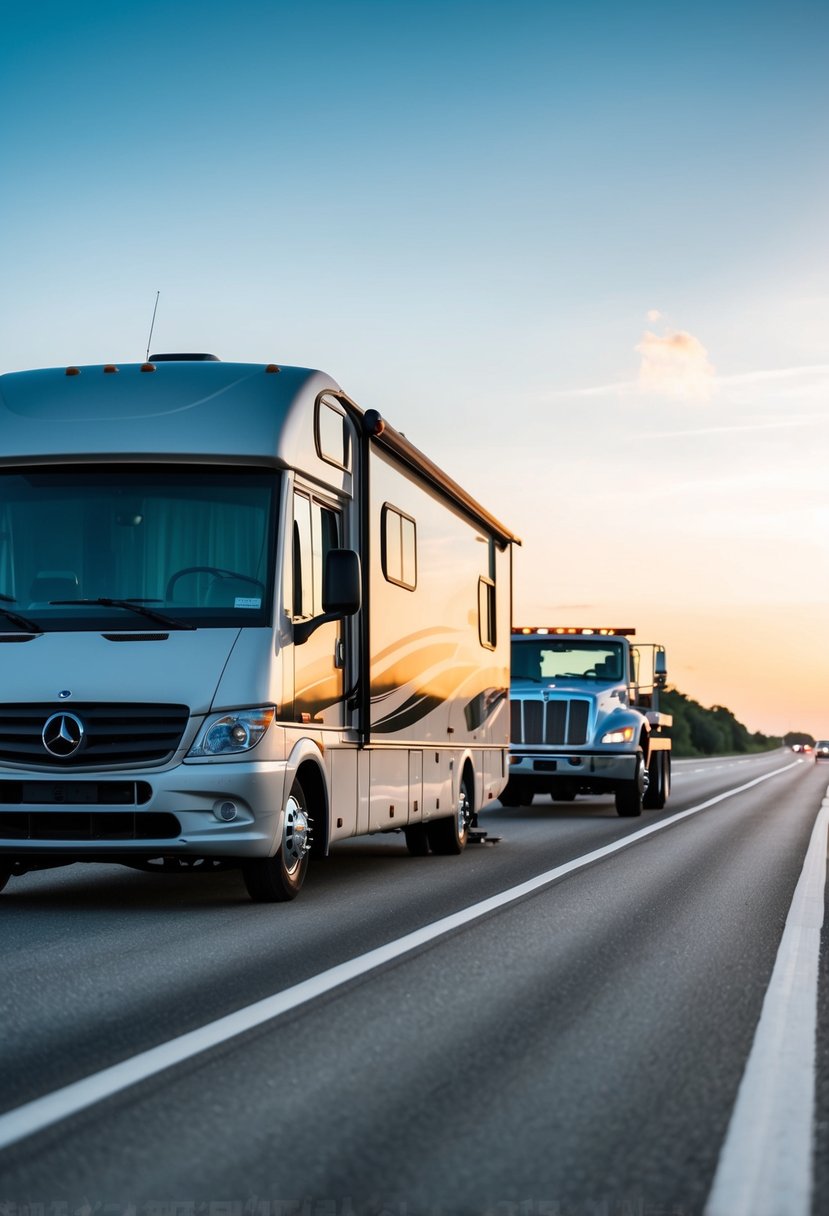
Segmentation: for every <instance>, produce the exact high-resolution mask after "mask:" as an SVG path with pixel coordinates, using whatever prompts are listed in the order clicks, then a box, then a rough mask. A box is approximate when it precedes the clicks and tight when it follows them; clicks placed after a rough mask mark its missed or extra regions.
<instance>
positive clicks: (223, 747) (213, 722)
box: [187, 705, 274, 757]
mask: <svg viewBox="0 0 829 1216" xmlns="http://www.w3.org/2000/svg"><path fill="white" fill-rule="evenodd" d="M273 715H274V711H273V706H270V705H269V706H266V707H265V708H263V709H239V710H235V711H234V712H233V713H229V714H216V715H214V716H213V717H212V718H208V719H207V720H206V721H205V722H204V723H203V725H202V728H201V730H200V731H199V733H198V735H197V736H196V741H195V743H194V744H193V746H192V747H191V748H190V751H189V752H188V753H187V755H188V757H189V756H229V755H232V754H233V753H234V752H249V751H250V749H251V748H252V747H256V744H257V743H258V742H259V740H260V739H261V738H262V736H263V735H264V733H265V731H266V730H267V729H268V727H269V726H270V724H271V722H273Z"/></svg>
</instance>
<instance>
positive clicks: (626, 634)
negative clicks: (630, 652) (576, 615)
mask: <svg viewBox="0 0 829 1216" xmlns="http://www.w3.org/2000/svg"><path fill="white" fill-rule="evenodd" d="M512 632H513V633H519V634H542V635H544V634H548V635H550V634H552V635H556V636H560V635H561V634H565V635H571V634H576V635H578V636H579V637H600V638H610V637H620V638H630V637H633V636H634V634H635V633H636V630H635V629H606V628H605V627H604V626H603V625H601V626H600V625H566V626H565V625H513V627H512Z"/></svg>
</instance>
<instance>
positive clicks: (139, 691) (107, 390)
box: [0, 355, 516, 900]
mask: <svg viewBox="0 0 829 1216" xmlns="http://www.w3.org/2000/svg"><path fill="white" fill-rule="evenodd" d="M0 433H2V443H0V888H2V887H3V886H5V884H6V883H7V881H8V880H9V878H10V877H12V876H13V875H17V874H22V873H25V872H26V871H29V870H34V869H39V868H44V867H49V866H54V865H63V864H66V863H67V862H70V861H87V862H88V861H104V862H122V863H124V864H127V865H131V866H138V867H139V868H144V867H147V868H162V869H163V868H167V869H169V868H173V869H176V870H180V869H183V868H188V867H200V868H202V869H203V868H210V867H219V866H238V867H240V868H241V870H242V873H243V876H244V880H245V883H246V886H247V889H248V891H249V893H250V895H251V896H252V898H254V899H257V900H286V899H292V898H293V897H294V896H295V895H296V894H297V892H298V891H299V889H300V887H301V885H302V882H303V879H304V877H305V872H306V869H307V865H308V860H309V857H311V856H313V855H314V854H315V853H317V854H324V853H326V852H327V850H328V849H329V847H330V845H331V844H332V843H333V842H334V841H336V840H339V839H341V838H344V837H350V836H355V835H360V834H363V833H372V832H387V831H390V830H398V829H402V830H403V831H404V832H405V839H406V843H407V845H408V847H409V850H410V852H412V853H414V854H425V853H428V852H433V853H444V854H447V853H460V852H461V851H462V850H463V848H464V846H465V844H466V842H467V840H468V839H469V837H470V830H471V829H473V828H474V827H475V824H476V815H477V812H478V811H479V809H480V808H481V807H482V806H484V805H485V804H486V803H487V802H488V801H489V800H491V799H494V798H496V797H497V796H498V794H499V793H500V791H501V789H502V788H503V787H504V785H505V784H506V780H507V775H508V742H509V696H508V689H509V648H510V606H511V588H510V582H511V568H512V561H511V547H512V544H513V542H515V540H516V538H515V537H514V536H513V535H512V534H511V533H510V532H509V531H508V530H507V529H506V528H505V527H504V526H503V525H502V524H500V523H499V522H498V521H497V520H496V519H494V518H493V517H492V516H491V515H490V514H489V512H488V511H486V510H485V509H484V508H483V507H482V506H480V505H479V504H478V503H477V502H476V501H475V500H474V499H473V498H472V497H471V496H470V495H468V494H467V493H466V492H465V491H464V490H462V489H461V488H460V487H459V486H458V485H457V484H456V483H455V482H453V481H452V480H451V479H450V478H449V477H447V476H446V474H445V473H443V472H441V470H440V469H438V468H437V467H436V466H435V465H434V464H432V462H431V461H430V460H429V459H428V458H427V457H426V456H424V455H423V454H422V453H421V452H420V451H418V450H417V449H416V448H415V447H414V446H413V445H412V444H411V443H409V442H408V441H407V440H406V438H405V437H404V436H403V435H402V434H400V433H398V432H397V431H396V430H394V429H393V428H392V427H391V426H389V425H388V423H386V422H385V421H384V419H382V418H381V417H380V416H379V415H378V414H377V413H376V411H368V412H364V411H363V410H361V409H360V408H359V407H358V406H356V405H355V404H354V402H353V401H351V400H350V399H349V398H348V397H347V396H346V395H345V394H344V393H343V391H342V389H341V388H340V387H339V386H338V385H337V384H336V383H335V382H334V381H333V380H332V379H331V378H330V377H328V376H327V375H325V374H323V373H322V372H318V371H311V370H308V369H305V368H295V367H281V366H277V365H275V364H269V365H259V364H257V365H252V364H238V363H223V362H220V361H218V360H217V359H215V358H214V357H213V356H203V355H156V356H151V357H150V359H149V361H148V362H147V363H145V364H131V365H122V366H120V367H116V366H114V365H111V364H110V365H103V366H91V367H67V368H58V369H46V370H40V371H29V372H18V373H13V374H9V375H4V376H2V377H0Z"/></svg>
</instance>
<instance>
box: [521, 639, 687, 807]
mask: <svg viewBox="0 0 829 1216" xmlns="http://www.w3.org/2000/svg"><path fill="white" fill-rule="evenodd" d="M635 633H636V631H635V629H630V628H612V629H611V628H604V627H589V626H578V627H574V626H567V627H563V626H540V625H533V626H529V625H525V626H516V627H514V628H513V630H512V647H511V678H510V707H511V742H510V769H509V781H508V783H507V786H506V788H505V789H504V790H503V791H502V792H501V795H500V800H501V803H502V805H504V806H526V805H529V804H530V803H531V802H532V800H533V798H534V796H535V795H536V794H550V795H552V797H553V799H555V800H557V801H566V802H571V801H573V800H574V799H575V798H576V797H577V795H579V794H606V793H608V792H612V793H613V794H614V795H615V801H616V811H617V813H618V814H619V815H621V816H624V817H629V816H636V815H641V814H642V809H643V807H644V808H647V809H654V810H661V809H662V808H663V807H664V806H665V804H666V802H667V801H668V797H669V795H670V791H671V735H670V728H671V725H672V717H671V715H670V714H665V713H661V712H660V709H659V693H660V690H661V689H663V688H664V687H665V684H666V681H667V678H668V673H667V662H666V656H665V647H664V646H662V645H660V644H657V643H646V644H635V643H634V642H633V641H632V640H631V639H632V638H633V637H634V636H635Z"/></svg>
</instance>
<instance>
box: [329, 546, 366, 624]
mask: <svg viewBox="0 0 829 1216" xmlns="http://www.w3.org/2000/svg"><path fill="white" fill-rule="evenodd" d="M361 598H362V597H361V590H360V558H359V557H358V555H357V554H356V553H355V552H354V550H353V549H331V550H329V552H328V553H327V554H326V556H325V570H324V571H323V575H322V610H323V612H324V613H325V614H326V616H327V615H328V614H329V613H333V614H334V615H336V616H353V615H354V613H355V612H359V610H360V603H361Z"/></svg>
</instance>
